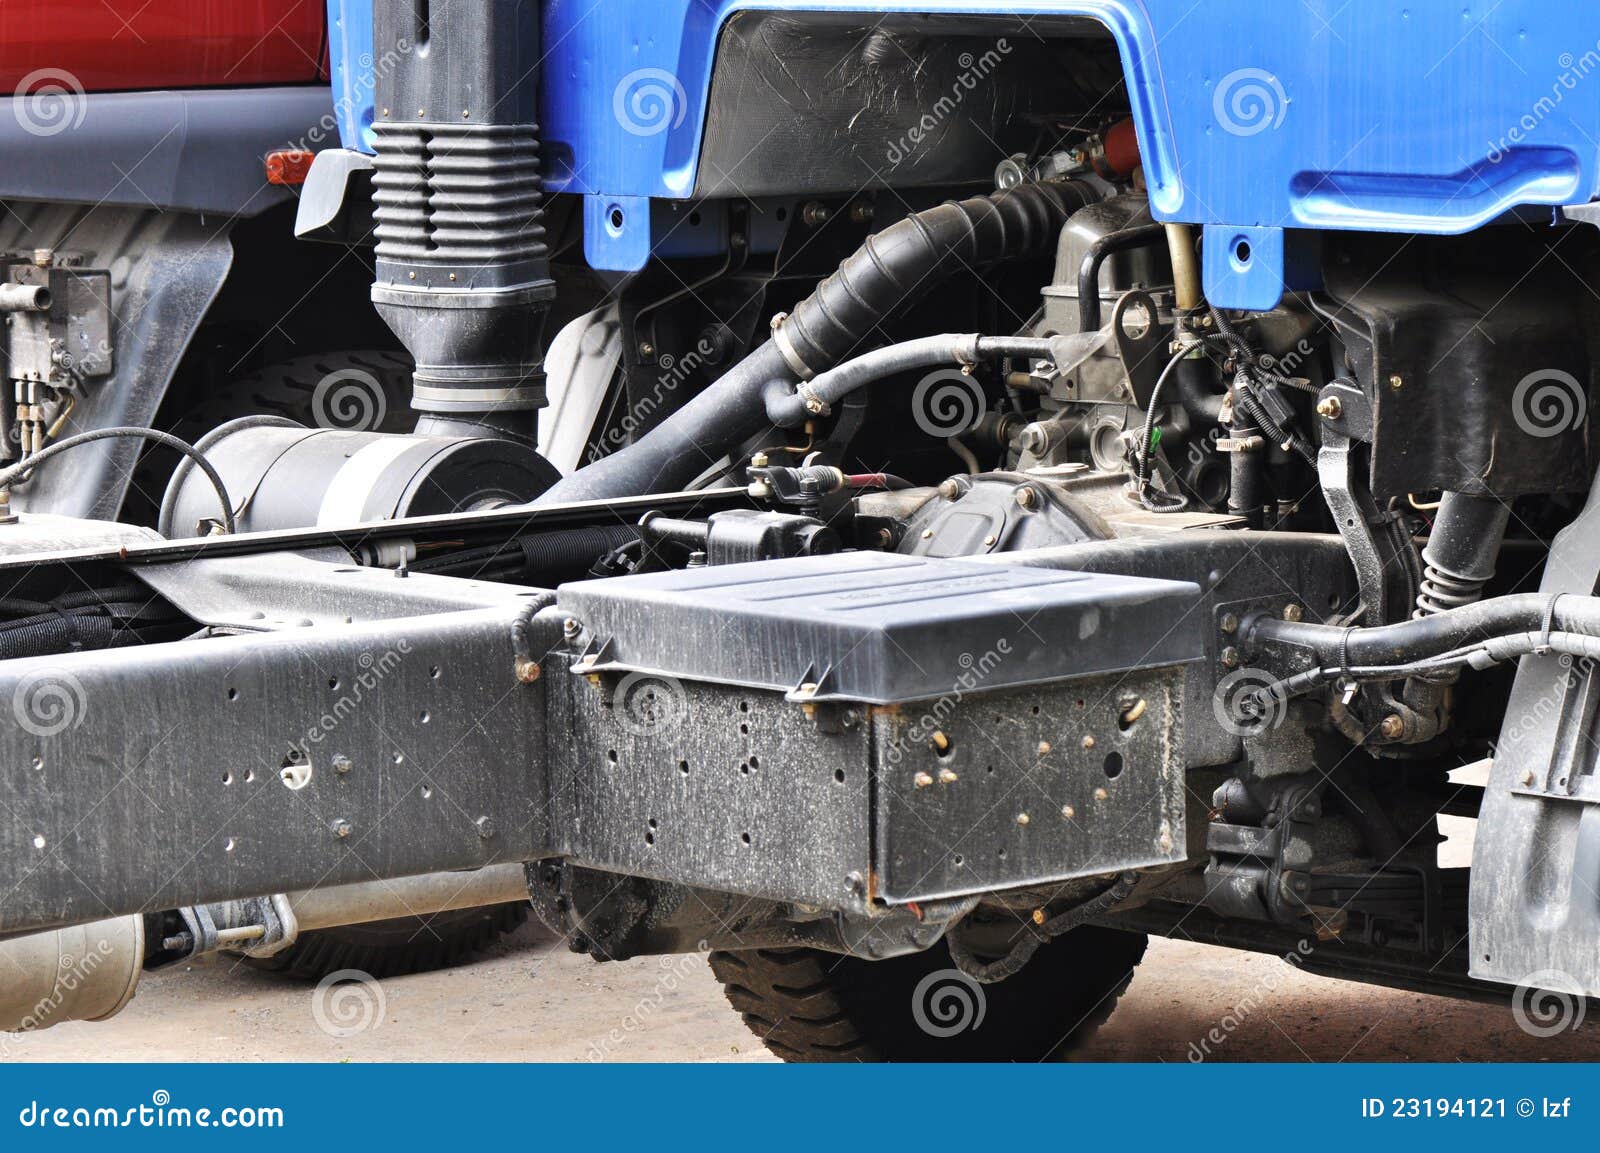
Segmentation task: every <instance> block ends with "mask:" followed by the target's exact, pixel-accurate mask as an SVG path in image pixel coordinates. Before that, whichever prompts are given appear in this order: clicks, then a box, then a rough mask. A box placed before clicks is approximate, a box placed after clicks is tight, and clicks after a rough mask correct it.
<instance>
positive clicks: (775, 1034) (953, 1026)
mask: <svg viewBox="0 0 1600 1153" xmlns="http://www.w3.org/2000/svg"><path fill="white" fill-rule="evenodd" d="M1145 944H1146V937H1145V936H1144V934H1142V933H1124V932H1120V931H1118V930H1115V929H1102V928H1099V927H1097V926H1087V927H1084V928H1081V929H1074V930H1073V931H1072V932H1070V933H1067V934H1065V935H1063V936H1061V937H1058V938H1057V939H1056V940H1054V941H1051V942H1050V943H1049V944H1047V945H1045V946H1043V947H1042V948H1040V950H1039V951H1038V952H1037V953H1036V954H1034V956H1033V959H1032V960H1031V961H1029V962H1028V964H1027V965H1026V966H1025V967H1024V968H1023V969H1022V971H1021V972H1019V973H1017V974H1016V975H1015V976H1013V977H1010V978H1008V979H1006V980H1004V981H1000V982H998V983H996V984H993V985H979V984H978V983H977V982H975V981H973V980H972V979H971V978H970V977H967V976H966V975H965V974H963V973H961V972H960V971H959V970H958V969H956V967H955V966H954V964H953V963H952V962H951V960H950V951H949V949H948V948H947V947H946V946H945V944H944V942H943V941H941V942H940V943H939V944H937V945H935V946H934V947H933V948H931V949H929V950H928V951H926V952H924V953H915V954H912V955H909V956H904V957H895V958H893V959H891V960H887V961H863V960H860V959H858V958H855V957H843V956H839V955H837V954H834V953H824V952H821V951H819V950H815V949H761V950H755V951H751V952H714V953H712V954H711V971H712V972H713V973H714V974H716V977H717V980H719V981H720V982H722V987H723V992H724V993H726V994H727V997H728V1001H729V1003H730V1004H732V1005H733V1007H734V1008H735V1009H737V1010H738V1011H739V1012H740V1013H741V1014H742V1015H743V1017H744V1020H745V1024H747V1025H748V1026H750V1029H751V1031H752V1032H754V1033H755V1034H756V1036H758V1037H760V1038H761V1040H762V1042H763V1043H764V1044H765V1045H766V1046H767V1048H768V1049H770V1050H772V1052H774V1053H776V1054H777V1055H778V1056H779V1057H782V1058H783V1059H784V1060H785V1061H1042V1060H1049V1059H1060V1058H1061V1057H1063V1056H1065V1055H1066V1054H1068V1053H1070V1052H1071V1051H1072V1050H1073V1049H1076V1048H1078V1047H1079V1046H1081V1045H1082V1044H1083V1043H1084V1042H1085V1041H1087V1040H1088V1039H1089V1038H1090V1037H1091V1036H1093V1035H1094V1032H1095V1030H1096V1029H1098V1028H1099V1027H1100V1026H1101V1025H1102V1024H1103V1023H1104V1022H1105V1020H1106V1018H1108V1017H1110V1016H1111V1011H1112V1009H1114V1008H1115V1007H1116V1004H1117V999H1118V998H1119V997H1120V996H1121V995H1122V991H1123V990H1124V989H1126V988H1127V987H1128V981H1129V980H1130V979H1131V978H1132V977H1133V969H1134V966H1136V965H1137V964H1138V963H1139V959H1140V958H1141V957H1143V956H1144V950H1145Z"/></svg>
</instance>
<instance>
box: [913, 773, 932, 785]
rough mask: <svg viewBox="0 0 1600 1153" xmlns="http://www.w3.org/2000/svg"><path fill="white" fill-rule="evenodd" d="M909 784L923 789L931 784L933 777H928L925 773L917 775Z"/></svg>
mask: <svg viewBox="0 0 1600 1153" xmlns="http://www.w3.org/2000/svg"><path fill="white" fill-rule="evenodd" d="M911 783H912V784H914V785H916V786H917V788H919V789H925V788H927V787H928V786H929V785H931V784H933V777H931V776H929V775H928V774H927V773H918V774H917V775H916V776H914V777H912V778H911Z"/></svg>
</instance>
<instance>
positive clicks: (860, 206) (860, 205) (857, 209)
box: [850, 200, 876, 224]
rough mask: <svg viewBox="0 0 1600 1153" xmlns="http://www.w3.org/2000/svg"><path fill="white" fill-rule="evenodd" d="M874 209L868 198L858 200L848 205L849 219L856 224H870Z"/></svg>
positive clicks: (874, 212)
mask: <svg viewBox="0 0 1600 1153" xmlns="http://www.w3.org/2000/svg"><path fill="white" fill-rule="evenodd" d="M874 215H876V209H874V208H873V207H872V202H871V201H869V200H858V201H856V202H855V203H854V204H852V205H851V206H850V219H851V220H852V221H854V222H855V223H857V224H871V223H872V218H873V216H874Z"/></svg>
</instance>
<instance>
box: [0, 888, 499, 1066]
mask: <svg viewBox="0 0 1600 1153" xmlns="http://www.w3.org/2000/svg"><path fill="white" fill-rule="evenodd" d="M527 899H528V881H527V875H526V873H525V872H524V870H523V866H522V864H521V862H512V863H510V864H504V865H490V866H489V867H487V868H483V869H477V870H474V871H472V872H465V873H428V874H425V875H422V876H417V877H402V878H400V879H398V880H393V881H363V882H361V883H360V884H355V885H333V886H329V887H328V888H324V889H305V890H302V891H300V892H297V893H290V894H288V895H287V896H286V897H285V896H278V897H271V898H266V899H264V900H255V901H229V902H223V903H221V904H216V905H207V906H205V907H204V908H202V909H186V910H183V913H184V918H183V919H184V921H185V923H186V924H189V925H191V926H195V925H203V926H205V935H206V938H207V939H206V940H204V941H196V940H194V939H193V937H192V936H191V937H190V939H189V940H188V947H186V948H184V949H182V950H181V952H182V955H186V956H193V955H194V954H196V953H204V952H209V951H212V950H214V949H219V948H226V949H232V950H234V951H236V952H242V953H247V954H249V955H251V956H270V955H271V954H273V953H276V952H279V951H280V950H282V949H286V948H288V947H289V946H290V945H292V944H294V942H295V940H296V938H297V937H298V936H299V934H300V933H302V932H307V931H309V930H311V929H332V928H336V927H338V926H340V925H359V924H365V923H367V922H369V921H387V920H391V919H393V918H396V917H418V916H431V915H433V914H434V913H448V912H451V911H453V910H456V909H476V908H480V907H483V906H486V905H502V904H509V903H511V902H514V901H526V900H527ZM263 907H270V909H271V911H272V916H271V918H270V921H271V923H270V924H262V923H261V921H260V919H259V917H257V916H251V915H250V914H252V913H255V914H259V913H260V912H261V911H262V909H263ZM175 944H176V942H175V941H173V940H169V941H166V942H162V943H161V944H160V945H159V946H158V947H157V948H154V949H152V950H151V951H150V953H151V958H152V963H156V961H157V959H159V961H160V962H161V963H170V962H171V961H173V960H176V959H178V958H177V956H175V955H174V954H175V952H178V950H175V949H173V948H171V947H170V946H173V945H175ZM145 960H146V949H145V917H144V915H142V914H133V915H130V916H126V917H114V918H112V919H111V920H109V921H94V922H91V923H90V924H87V925H71V926H68V927H67V928H64V929H51V930H48V931H47V932H43V933H29V934H26V935H25V936H21V937H13V938H11V939H9V940H4V941H0V1033H31V1032H35V1031H37V1030H39V1029H48V1028H49V1027H50V1026H51V1025H59V1024H61V1022H63V1021H104V1020H106V1019H107V1018H109V1017H114V1016H115V1015H116V1014H117V1013H119V1012H121V1011H122V1008H123V1006H124V1005H126V1004H127V1003H128V1002H129V1001H131V1000H133V994H134V991H135V990H136V989H137V988H138V984H139V974H140V973H141V972H143V970H144V967H145ZM4 1046H5V1042H4V1040H3V1039H0V1052H4Z"/></svg>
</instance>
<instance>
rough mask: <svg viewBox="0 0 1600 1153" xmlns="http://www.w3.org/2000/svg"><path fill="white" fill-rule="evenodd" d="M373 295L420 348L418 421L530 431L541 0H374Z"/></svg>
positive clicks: (542, 294)
mask: <svg viewBox="0 0 1600 1153" xmlns="http://www.w3.org/2000/svg"><path fill="white" fill-rule="evenodd" d="M373 19H374V41H375V44H376V46H377V48H378V50H379V51H380V52H381V53H382V54H383V58H384V59H385V60H386V61H387V60H390V59H394V60H396V61H397V63H396V64H395V65H394V66H393V67H392V68H388V69H386V70H383V71H380V72H379V73H378V76H377V80H376V91H375V96H376V102H377V118H376V121H375V123H374V124H373V135H374V137H375V139H376V142H377V155H376V157H375V159H374V162H373V218H374V221H375V224H376V228H375V232H376V236H377V252H376V280H375V283H374V284H373V288H372V300H373V303H374V304H376V305H377V308H378V312H379V313H380V314H381V315H382V316H383V318H384V320H385V321H387V322H388V324H389V327H390V328H392V329H393V330H394V332H395V335H396V336H398V337H399V338H400V340H401V341H402V342H403V343H404V344H405V346H406V347H407V348H408V349H410V351H411V354H412V356H413V357H414V358H415V360H416V375H415V378H414V380H413V391H412V407H413V408H415V409H417V410H418V412H419V413H421V414H422V415H421V417H420V419H419V421H418V428H417V431H418V432H421V433H427V434H433V435H478V436H482V435H510V436H513V437H517V438H519V439H522V440H524V441H529V442H531V441H532V439H533V436H534V411H535V410H537V409H538V408H540V407H542V406H543V405H544V403H545V387H544V321H545V315H546V313H547V312H548V310H549V307H550V301H551V299H552V298H553V297H554V295H555V283H554V281H552V280H551V278H550V270H549V251H548V248H547V247H546V244H545V229H544V209H543V206H542V201H543V187H542V182H541V178H540V172H539V126H538V92H539V71H540V70H539V61H540V57H541V52H540V44H541V39H542V37H541V28H540V22H539V5H538V4H537V3H535V2H534V0H452V2H451V3H450V4H448V5H447V4H440V3H425V2H423V0H377V3H376V4H375V6H374V9H373Z"/></svg>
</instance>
